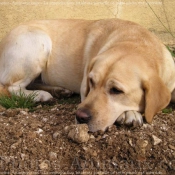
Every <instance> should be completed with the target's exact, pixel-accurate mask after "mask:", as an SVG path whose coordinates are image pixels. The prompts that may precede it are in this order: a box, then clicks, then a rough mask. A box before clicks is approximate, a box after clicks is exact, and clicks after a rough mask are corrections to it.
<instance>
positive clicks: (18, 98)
mask: <svg viewBox="0 0 175 175" xmlns="http://www.w3.org/2000/svg"><path fill="white" fill-rule="evenodd" d="M36 96H37V93H32V94H29V95H26V94H24V92H22V91H20V92H19V94H18V95H17V94H16V93H12V94H11V96H10V97H9V96H7V95H0V105H2V106H3V107H5V108H6V109H9V108H12V109H14V108H28V109H30V110H31V109H33V107H35V105H36V104H35V101H34V99H35V97H36Z"/></svg>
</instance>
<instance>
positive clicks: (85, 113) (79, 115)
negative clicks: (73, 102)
mask: <svg viewBox="0 0 175 175" xmlns="http://www.w3.org/2000/svg"><path fill="white" fill-rule="evenodd" d="M76 119H77V121H78V122H79V123H80V124H81V123H88V121H89V120H90V119H91V113H90V111H89V110H87V109H85V108H80V109H78V110H77V112H76Z"/></svg>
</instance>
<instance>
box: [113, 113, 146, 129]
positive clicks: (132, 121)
mask: <svg viewBox="0 0 175 175" xmlns="http://www.w3.org/2000/svg"><path fill="white" fill-rule="evenodd" d="M116 123H119V124H121V125H128V126H133V127H138V126H142V125H143V117H142V115H141V114H140V113H139V112H137V111H126V112H124V113H123V114H121V115H120V116H119V117H118V118H117V120H116Z"/></svg>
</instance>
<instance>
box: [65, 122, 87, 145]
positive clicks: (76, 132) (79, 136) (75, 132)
mask: <svg viewBox="0 0 175 175" xmlns="http://www.w3.org/2000/svg"><path fill="white" fill-rule="evenodd" d="M70 128H72V129H70V130H69V133H68V138H70V139H72V140H73V141H75V142H77V143H83V142H87V141H88V140H89V134H88V131H89V129H88V126H87V124H78V125H71V126H70Z"/></svg>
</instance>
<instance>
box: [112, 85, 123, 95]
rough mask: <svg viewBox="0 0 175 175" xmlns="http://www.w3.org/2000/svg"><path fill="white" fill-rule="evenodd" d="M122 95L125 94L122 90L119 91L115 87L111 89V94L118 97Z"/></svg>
mask: <svg viewBox="0 0 175 175" xmlns="http://www.w3.org/2000/svg"><path fill="white" fill-rule="evenodd" d="M121 93H123V91H122V90H120V89H117V88H115V87H113V88H111V89H110V94H114V95H117V94H121Z"/></svg>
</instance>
